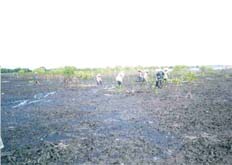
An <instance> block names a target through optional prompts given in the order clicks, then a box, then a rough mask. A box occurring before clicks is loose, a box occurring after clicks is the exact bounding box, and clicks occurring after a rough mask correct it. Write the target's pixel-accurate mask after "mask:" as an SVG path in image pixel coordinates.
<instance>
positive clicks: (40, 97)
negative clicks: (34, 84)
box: [34, 91, 56, 99]
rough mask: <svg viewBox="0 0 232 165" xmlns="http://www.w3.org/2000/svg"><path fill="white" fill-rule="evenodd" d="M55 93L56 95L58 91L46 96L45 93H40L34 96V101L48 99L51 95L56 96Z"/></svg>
mask: <svg viewBox="0 0 232 165" xmlns="http://www.w3.org/2000/svg"><path fill="white" fill-rule="evenodd" d="M55 93H56V91H53V92H48V93H46V94H44V93H38V94H35V95H34V99H42V98H46V97H48V96H50V95H54V94H55Z"/></svg>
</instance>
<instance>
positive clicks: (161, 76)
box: [155, 69, 165, 88]
mask: <svg viewBox="0 0 232 165" xmlns="http://www.w3.org/2000/svg"><path fill="white" fill-rule="evenodd" d="M164 75H165V73H164V71H163V70H160V69H159V70H158V71H157V72H156V75H155V77H156V84H155V86H156V87H158V88H162V87H163V80H164Z"/></svg>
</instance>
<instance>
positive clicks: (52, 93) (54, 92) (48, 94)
mask: <svg viewBox="0 0 232 165" xmlns="http://www.w3.org/2000/svg"><path fill="white" fill-rule="evenodd" d="M54 94H56V91H53V92H48V93H47V94H46V95H44V98H46V97H48V96H50V95H54Z"/></svg>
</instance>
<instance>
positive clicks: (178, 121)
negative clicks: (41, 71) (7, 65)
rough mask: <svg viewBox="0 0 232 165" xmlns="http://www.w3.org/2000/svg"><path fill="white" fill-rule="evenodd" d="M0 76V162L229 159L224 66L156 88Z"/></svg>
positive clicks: (231, 135)
mask: <svg viewBox="0 0 232 165" xmlns="http://www.w3.org/2000/svg"><path fill="white" fill-rule="evenodd" d="M78 83H79V84H72V85H70V86H66V85H64V84H63V83H62V81H57V80H55V79H43V80H40V84H33V83H32V82H31V81H30V78H28V77H17V78H16V77H12V76H4V75H3V76H2V84H1V85H2V91H1V97H2V105H1V106H2V112H1V114H2V125H1V127H2V134H1V136H2V139H3V143H4V146H5V148H4V149H3V150H2V156H1V160H2V164H231V163H232V156H231V155H232V140H231V139H232V72H228V73H227V74H226V76H225V75H223V74H218V75H211V76H208V77H200V78H199V79H198V80H197V81H196V82H193V83H183V84H181V85H175V84H170V83H168V84H166V85H165V87H164V88H162V89H155V90H154V89H151V88H150V85H148V84H147V85H146V84H143V85H141V84H139V85H138V84H136V83H135V82H134V79H133V78H131V79H130V78H127V79H126V81H125V83H124V84H123V87H122V88H117V87H116V83H115V82H114V81H112V79H110V78H108V79H107V80H106V81H104V83H103V85H102V86H96V85H95V81H94V80H83V81H79V82H78Z"/></svg>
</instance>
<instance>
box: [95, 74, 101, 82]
mask: <svg viewBox="0 0 232 165" xmlns="http://www.w3.org/2000/svg"><path fill="white" fill-rule="evenodd" d="M96 81H97V85H102V76H101V74H97V75H96Z"/></svg>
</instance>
